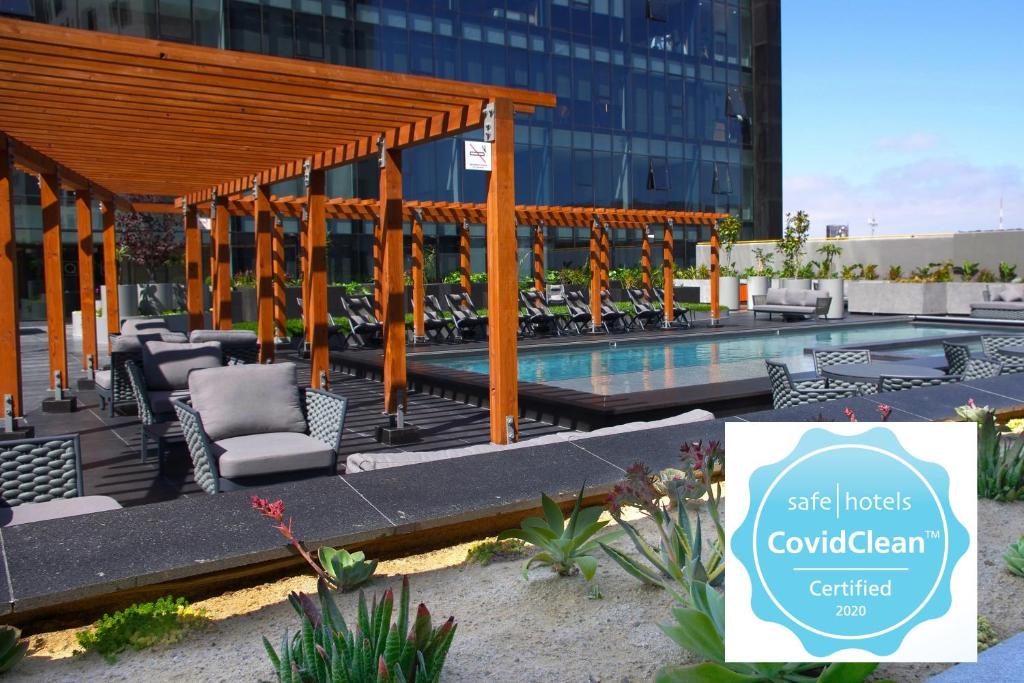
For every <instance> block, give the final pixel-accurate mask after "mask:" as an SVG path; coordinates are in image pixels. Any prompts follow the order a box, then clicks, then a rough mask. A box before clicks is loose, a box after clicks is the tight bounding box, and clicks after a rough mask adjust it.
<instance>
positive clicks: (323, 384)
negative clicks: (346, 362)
mask: <svg viewBox="0 0 1024 683" xmlns="http://www.w3.org/2000/svg"><path fill="white" fill-rule="evenodd" d="M316 388H317V389H320V390H321V391H327V371H326V370H321V371H320V376H319V377H318V378H317V383H316Z"/></svg>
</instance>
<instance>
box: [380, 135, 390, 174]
mask: <svg viewBox="0 0 1024 683" xmlns="http://www.w3.org/2000/svg"><path fill="white" fill-rule="evenodd" d="M387 165H388V141H387V138H386V137H385V136H384V134H383V133H381V134H380V135H379V136H378V137H377V168H384V167H385V166H387Z"/></svg>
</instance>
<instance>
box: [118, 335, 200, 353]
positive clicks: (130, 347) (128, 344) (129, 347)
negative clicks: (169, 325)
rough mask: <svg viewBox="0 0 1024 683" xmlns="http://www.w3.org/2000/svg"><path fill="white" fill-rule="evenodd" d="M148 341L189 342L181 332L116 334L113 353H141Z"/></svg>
mask: <svg viewBox="0 0 1024 683" xmlns="http://www.w3.org/2000/svg"><path fill="white" fill-rule="evenodd" d="M148 341H164V342H172V343H177V344H184V343H185V342H187V341H188V337H186V336H185V335H184V334H182V333H181V332H167V331H163V332H160V331H157V332H151V331H150V332H146V333H145V334H137V335H136V334H129V335H124V334H116V335H113V336H111V337H110V352H111V353H141V352H142V345H143V344H144V343H145V342H148Z"/></svg>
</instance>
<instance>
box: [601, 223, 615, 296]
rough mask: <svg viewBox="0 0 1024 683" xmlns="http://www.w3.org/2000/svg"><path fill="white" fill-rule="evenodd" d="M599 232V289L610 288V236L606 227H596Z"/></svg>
mask: <svg viewBox="0 0 1024 683" xmlns="http://www.w3.org/2000/svg"><path fill="white" fill-rule="evenodd" d="M598 230H600V238H601V239H600V247H601V249H600V255H601V289H610V288H611V275H610V272H609V270H610V264H611V248H612V247H611V236H610V234H609V230H608V226H607V225H598Z"/></svg>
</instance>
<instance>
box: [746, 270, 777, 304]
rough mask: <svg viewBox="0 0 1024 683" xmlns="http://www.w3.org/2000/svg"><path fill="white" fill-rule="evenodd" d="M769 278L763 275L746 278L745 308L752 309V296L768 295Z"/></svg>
mask: <svg viewBox="0 0 1024 683" xmlns="http://www.w3.org/2000/svg"><path fill="white" fill-rule="evenodd" d="M770 283H771V278H770V277H766V276H764V275H751V276H750V277H748V278H747V297H746V298H747V308H753V306H754V296H759V295H761V294H767V293H768V285H769V284H770Z"/></svg>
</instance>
